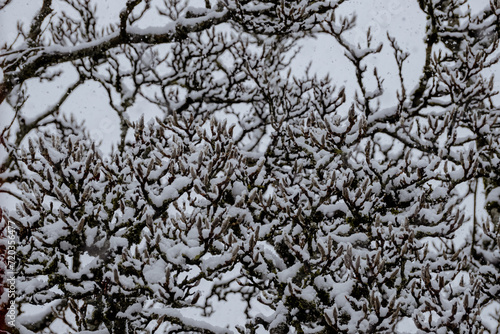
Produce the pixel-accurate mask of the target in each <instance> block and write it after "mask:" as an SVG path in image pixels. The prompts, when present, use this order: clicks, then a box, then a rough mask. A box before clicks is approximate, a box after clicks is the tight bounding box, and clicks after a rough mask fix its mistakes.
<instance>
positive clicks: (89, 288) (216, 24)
mask: <svg viewBox="0 0 500 334" xmlns="http://www.w3.org/2000/svg"><path fill="white" fill-rule="evenodd" d="M346 2H347V1H346ZM61 3H64V4H65V5H67V6H68V8H69V9H68V10H67V11H61V12H56V11H53V10H52V8H53V6H54V3H53V2H52V1H50V0H47V1H44V2H43V4H42V7H41V9H40V11H39V13H38V14H37V15H36V16H35V18H34V19H33V22H32V24H31V25H30V29H29V32H24V30H22V29H21V30H20V32H19V34H20V35H19V39H20V40H22V42H20V43H18V42H14V43H12V44H11V45H6V46H5V47H4V48H3V51H2V53H1V54H0V62H1V66H2V69H3V73H4V81H3V83H2V85H3V86H2V94H3V95H2V99H4V100H5V101H4V103H8V104H9V105H10V107H11V108H12V110H13V111H14V115H15V116H14V119H13V120H12V124H10V125H9V126H7V127H6V128H5V129H4V130H3V132H2V137H1V140H2V144H3V145H4V147H5V148H7V150H8V151H9V153H10V154H9V157H8V158H7V160H6V161H5V162H4V163H3V166H2V176H1V177H2V179H3V181H2V182H3V183H4V185H14V186H15V187H16V191H17V193H18V195H16V196H17V197H18V198H19V199H20V201H19V204H18V206H17V210H16V211H9V212H8V213H7V214H5V215H3V216H2V224H6V223H7V222H8V221H10V222H13V223H14V224H15V225H16V226H17V228H18V231H19V236H20V240H19V244H20V245H19V257H20V261H19V268H18V280H19V285H18V289H19V292H20V294H19V297H18V300H17V302H18V303H19V305H20V308H19V310H18V312H19V314H18V325H19V326H20V328H22V329H27V330H31V331H34V332H44V331H57V330H56V329H54V326H56V325H57V324H61V323H62V324H64V325H65V326H66V327H65V328H66V329H68V330H71V331H73V332H83V331H91V332H96V333H97V332H99V331H100V332H102V331H104V332H107V333H126V332H137V333H164V332H167V333H183V332H184V333H185V332H194V333H232V332H239V333H258V332H268V333H273V334H279V333H305V332H314V333H394V332H397V331H398V330H399V326H400V324H401V323H402V322H403V321H411V322H412V323H413V324H414V326H415V328H416V330H418V331H419V332H420V333H436V332H454V333H479V332H482V331H485V330H486V331H488V332H489V333H498V331H499V328H500V325H499V321H500V315H499V314H498V312H497V315H496V316H497V319H496V321H497V323H496V324H495V323H493V324H492V323H489V322H487V321H485V320H484V318H482V317H484V310H485V309H486V308H487V307H489V306H491V305H497V304H498V303H499V302H500V299H499V291H500V286H499V282H500V262H499V261H498V258H499V257H500V174H499V171H500V121H499V116H500V109H499V108H498V107H497V105H496V104H495V98H496V94H497V92H496V87H495V81H494V80H493V77H492V76H491V70H492V69H494V66H495V65H496V63H497V62H498V60H499V57H500V54H499V53H498V50H497V47H498V40H499V35H498V33H499V31H498V22H499V21H498V19H499V18H498V14H497V13H499V12H500V11H499V9H498V8H497V5H496V3H494V2H492V3H491V4H490V6H489V7H488V8H486V9H484V10H483V11H482V12H481V13H479V14H472V12H471V10H470V8H468V7H467V1H466V0H446V1H436V0H421V1H418V3H419V6H420V8H421V10H422V11H423V13H425V14H426V16H427V25H426V41H425V48H426V51H425V60H424V66H423V72H422V75H421V77H420V78H419V80H418V82H416V83H414V87H409V85H410V83H408V82H407V81H406V80H405V73H406V72H405V66H406V61H407V59H408V57H409V54H408V53H407V52H405V51H404V50H403V49H402V48H401V47H400V45H399V44H398V41H397V40H396V39H395V38H394V37H392V36H390V35H388V36H387V40H386V42H384V43H382V44H379V43H376V42H375V38H374V36H373V35H372V34H371V33H370V31H368V33H367V34H366V42H365V43H362V45H360V44H358V45H354V44H353V43H352V42H351V40H350V38H349V36H350V35H349V33H350V32H352V31H353V29H355V27H356V18H355V16H348V17H340V16H338V15H337V13H336V11H335V10H336V9H337V7H338V6H340V5H343V3H344V1H286V2H285V1H281V2H278V1H243V0H241V1H232V0H227V1H220V2H217V3H213V2H211V1H205V2H204V3H203V4H201V5H200V6H199V7H193V6H189V5H190V4H189V3H188V2H182V1H173V0H165V1H163V4H161V6H158V7H156V8H155V6H154V5H155V3H154V2H153V1H139V0H137V1H127V2H126V4H125V6H124V8H123V9H122V10H121V11H120V13H119V14H117V18H118V22H117V23H116V24H114V25H110V26H108V27H106V28H104V29H102V28H98V25H97V17H98V15H97V9H96V7H95V6H94V5H93V3H92V2H91V1H83V0H78V1H76V0H72V1H69V0H68V1H62V2H61ZM7 5H8V2H6V4H4V5H3V6H4V7H5V6H7ZM2 8H3V7H1V6H0V9H2ZM5 8H8V6H7V7H5ZM155 10H156V13H157V15H159V16H160V17H161V18H162V19H163V20H164V24H162V26H161V27H157V28H141V27H142V26H141V23H144V22H143V20H144V19H145V18H147V17H148V15H149V14H150V13H151V12H152V11H155ZM75 15H76V17H77V18H75ZM162 22H163V21H162ZM318 34H324V35H327V36H330V37H331V38H332V42H333V43H336V44H335V45H337V46H338V47H340V48H342V49H343V50H344V51H345V57H346V59H347V61H348V62H349V63H350V65H351V66H352V68H353V69H354V77H353V78H352V79H353V84H354V85H355V93H354V96H353V97H351V96H348V94H347V93H346V88H345V87H340V86H336V85H335V82H334V78H332V77H330V76H325V77H318V76H317V75H314V74H311V73H310V72H309V71H308V72H307V73H306V74H305V75H304V76H303V77H297V76H294V75H293V74H292V72H291V70H290V67H291V64H292V60H293V58H294V56H295V54H296V52H297V48H296V46H297V42H298V41H299V40H300V39H301V38H305V37H310V36H316V35H318ZM384 47H386V48H387V47H389V48H391V52H392V53H393V56H394V65H395V73H397V76H398V78H399V87H396V98H395V99H394V103H393V105H392V106H390V107H388V108H381V106H380V105H381V99H382V98H384V97H386V96H387V94H389V93H390V92H389V91H388V90H387V87H386V86H385V85H384V80H383V77H382V76H381V75H380V74H379V72H378V70H377V68H376V66H372V64H371V63H370V62H371V60H372V59H373V57H374V56H376V55H378V54H380V52H381V51H382V49H383V48H384ZM61 64H67V65H71V69H72V71H73V72H74V73H75V77H76V79H73V81H71V84H70V85H68V87H67V88H66V90H65V91H64V92H63V93H62V94H61V97H60V99H59V101H58V102H57V103H55V104H54V105H53V106H52V107H50V108H49V109H47V110H45V111H41V112H40V113H39V114H38V115H37V116H36V117H34V118H31V119H27V118H26V117H25V114H24V113H25V109H24V108H25V107H24V106H25V104H26V101H27V100H28V99H29V90H30V82H32V81H35V80H41V81H52V80H59V79H61V80H62V78H63V77H64V73H65V72H66V71H68V70H67V69H66V68H64V67H61ZM89 81H93V82H96V83H98V84H99V85H100V86H101V87H102V88H103V89H104V90H105V91H106V93H107V97H108V102H109V107H110V108H111V109H112V110H113V111H114V112H116V114H117V115H118V117H119V119H120V129H121V135H120V138H119V143H118V149H116V150H114V151H113V152H111V153H110V154H103V153H102V152H101V151H100V150H99V148H98V145H97V144H96V143H95V141H94V140H93V139H92V138H91V137H90V136H89V134H88V131H87V130H86V129H85V127H84V125H82V124H80V123H78V122H77V121H75V120H74V119H72V118H71V117H66V116H65V115H64V113H63V112H62V107H63V104H64V103H65V102H66V103H67V101H68V99H69V96H70V95H72V94H76V92H77V89H78V87H80V86H82V85H83V84H84V83H86V82H89ZM391 88H392V87H391ZM138 99H143V100H145V101H148V102H149V103H150V104H151V106H154V107H156V108H157V109H158V110H159V111H160V113H159V115H160V116H158V117H157V118H156V119H154V120H151V121H149V122H148V121H147V120H146V121H145V120H144V119H139V120H138V121H133V120H131V119H130V116H129V113H128V111H129V108H130V107H131V106H133V105H134V104H135V103H136V102H137V101H138ZM225 118H229V119H232V120H234V121H235V123H234V124H231V122H228V121H227V120H224V119H225ZM28 134H30V135H31V134H33V135H34V136H33V137H32V138H29V140H28V137H29V136H28ZM23 144H25V145H23ZM481 184H483V185H484V196H485V203H486V204H485V207H484V208H483V209H484V210H485V213H486V215H485V217H484V218H481V217H479V216H478V214H477V213H478V211H479V210H478V208H477V207H476V206H477V203H479V202H480V201H479V196H480V195H481V193H480V191H479V189H480V185H481ZM9 191H10V190H9ZM17 193H16V194H17ZM471 196H472V197H473V201H474V210H473V212H472V214H470V213H469V212H468V211H467V210H465V209H464V206H465V205H467V201H468V199H470V197H471ZM2 226H3V225H2ZM468 227H470V233H469V234H468V236H467V237H466V238H465V240H463V242H462V243H460V244H458V243H457V242H456V241H457V236H458V235H459V232H460V231H461V230H463V229H467V228H468ZM42 278H43V279H42ZM230 295H236V296H239V297H240V298H241V300H242V303H243V304H244V305H245V309H244V318H245V320H243V321H242V323H241V324H240V325H239V326H236V327H235V328H232V329H231V328H229V329H228V328H222V327H218V326H215V325H213V324H211V323H210V319H211V318H210V316H211V315H213V313H214V310H215V308H216V307H217V306H216V305H219V303H221V302H223V301H227V300H228V296H230ZM27 306H30V307H38V309H39V310H40V314H39V315H38V316H37V317H34V316H33V315H31V314H29V313H28V312H27V311H26V309H27V308H26V307H27ZM186 311H188V312H191V313H189V314H197V316H196V318H197V320H195V319H194V318H195V317H189V316H186V314H187V313H185V312H186ZM192 312H194V313H192ZM199 319H204V320H203V321H202V320H199ZM205 320H206V321H205ZM87 333H88V332H87Z"/></svg>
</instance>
